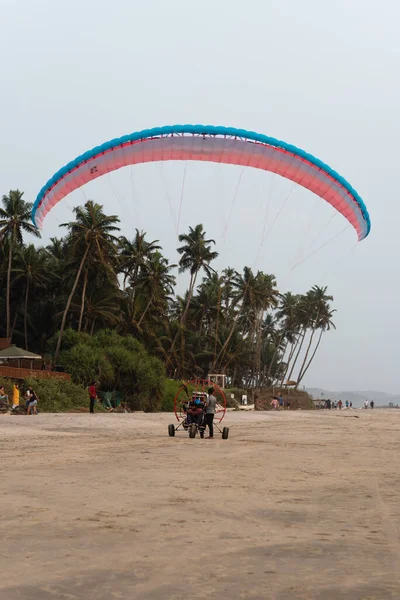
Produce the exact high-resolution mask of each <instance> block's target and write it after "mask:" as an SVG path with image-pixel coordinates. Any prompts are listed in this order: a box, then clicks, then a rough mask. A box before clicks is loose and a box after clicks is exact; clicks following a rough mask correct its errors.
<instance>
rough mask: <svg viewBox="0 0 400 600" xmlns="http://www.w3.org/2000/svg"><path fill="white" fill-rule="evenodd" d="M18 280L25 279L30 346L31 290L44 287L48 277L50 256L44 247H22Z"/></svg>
mask: <svg viewBox="0 0 400 600" xmlns="http://www.w3.org/2000/svg"><path fill="white" fill-rule="evenodd" d="M14 272H15V273H17V274H18V275H17V277H16V280H18V279H20V278H23V279H24V281H25V301H24V337H25V348H26V350H29V347H28V327H27V323H28V314H29V292H30V291H31V290H32V288H33V287H42V286H44V285H45V284H46V281H47V278H48V257H47V253H46V251H45V250H44V249H43V248H35V246H34V245H33V244H29V246H26V247H22V248H20V249H19V250H18V253H17V260H16V268H15V269H14Z"/></svg>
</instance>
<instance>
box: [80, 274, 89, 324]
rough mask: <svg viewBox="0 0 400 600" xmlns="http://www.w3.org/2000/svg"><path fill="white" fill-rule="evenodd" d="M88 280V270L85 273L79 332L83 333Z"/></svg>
mask: <svg viewBox="0 0 400 600" xmlns="http://www.w3.org/2000/svg"><path fill="white" fill-rule="evenodd" d="M87 280H88V270H87V269H86V271H85V277H84V280H83V288H82V300H81V312H80V315H79V323H78V331H81V329H82V321H83V313H84V310H85V298H86V286H87Z"/></svg>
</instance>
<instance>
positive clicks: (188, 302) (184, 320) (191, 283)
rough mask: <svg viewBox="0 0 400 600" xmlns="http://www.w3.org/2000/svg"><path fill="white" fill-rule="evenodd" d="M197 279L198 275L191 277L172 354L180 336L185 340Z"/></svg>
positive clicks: (172, 345)
mask: <svg viewBox="0 0 400 600" xmlns="http://www.w3.org/2000/svg"><path fill="white" fill-rule="evenodd" d="M196 277H197V273H194V275H190V283H189V290H188V298H187V302H186V306H185V309H184V311H183V313H182V315H181V327H180V328H179V327H178V331H177V332H176V335H175V337H174V339H173V341H172V344H171V348H170V352H172V351H173V349H174V348H175V344H176V342H177V339H178V337H179V334H181V342H182V340H183V326H184V324H185V322H186V316H187V313H188V310H189V306H190V302H191V300H192V295H193V289H194V285H195V282H196ZM182 361H183V344H182Z"/></svg>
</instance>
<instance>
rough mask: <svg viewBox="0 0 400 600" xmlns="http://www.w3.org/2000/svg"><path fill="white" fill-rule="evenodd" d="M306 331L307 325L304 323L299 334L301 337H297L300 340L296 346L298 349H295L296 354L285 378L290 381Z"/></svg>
mask: <svg viewBox="0 0 400 600" xmlns="http://www.w3.org/2000/svg"><path fill="white" fill-rule="evenodd" d="M306 331H307V325H305V326H304V327H303V332H302V334H301V337H300V338H299V340H300V339H301V342H300V345H299V347H298V350H297V353H296V356H295V357H294V361H293V365H292V367H291V369H290V373H289V375H288V376H287V378H288V380H289V381H290V379H291V377H292V374H293V371H294V368H295V366H296V363H297V361H298V358H299V356H300V352H301V349H302V347H303V344H304V340H305V338H306Z"/></svg>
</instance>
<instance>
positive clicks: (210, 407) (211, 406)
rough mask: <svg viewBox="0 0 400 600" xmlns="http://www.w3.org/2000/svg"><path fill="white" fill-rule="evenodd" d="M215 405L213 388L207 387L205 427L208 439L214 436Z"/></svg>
mask: <svg viewBox="0 0 400 600" xmlns="http://www.w3.org/2000/svg"><path fill="white" fill-rule="evenodd" d="M216 406H217V399H216V397H215V396H214V388H212V387H210V388H208V397H207V400H206V415H205V416H206V427H207V426H208V430H209V432H210V434H209V436H208V439H210V440H212V439H213V437H214V415H215V409H216Z"/></svg>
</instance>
